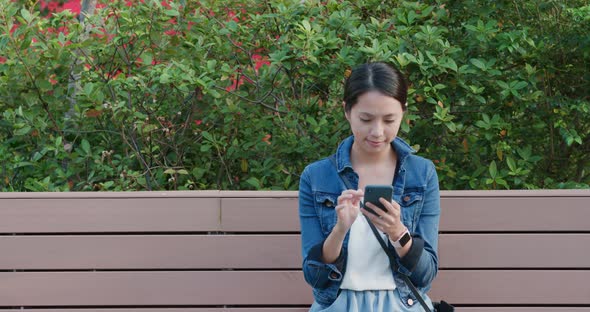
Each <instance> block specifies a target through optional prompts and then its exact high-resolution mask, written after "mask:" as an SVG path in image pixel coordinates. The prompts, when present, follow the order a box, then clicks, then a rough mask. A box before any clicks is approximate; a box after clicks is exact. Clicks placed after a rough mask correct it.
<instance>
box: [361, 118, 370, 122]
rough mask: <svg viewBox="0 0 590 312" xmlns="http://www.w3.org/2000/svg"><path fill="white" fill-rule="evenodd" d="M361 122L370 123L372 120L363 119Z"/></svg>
mask: <svg viewBox="0 0 590 312" xmlns="http://www.w3.org/2000/svg"><path fill="white" fill-rule="evenodd" d="M361 121H362V122H369V121H371V119H365V118H361Z"/></svg>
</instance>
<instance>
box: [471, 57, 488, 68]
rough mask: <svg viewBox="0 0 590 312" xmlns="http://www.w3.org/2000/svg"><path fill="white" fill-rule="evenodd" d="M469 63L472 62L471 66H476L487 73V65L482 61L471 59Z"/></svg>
mask: <svg viewBox="0 0 590 312" xmlns="http://www.w3.org/2000/svg"><path fill="white" fill-rule="evenodd" d="M469 62H471V64H473V65H475V67H477V68H479V69H481V70H483V71H485V70H486V64H485V63H484V62H482V61H480V60H479V59H474V58H473V59H470V60H469Z"/></svg>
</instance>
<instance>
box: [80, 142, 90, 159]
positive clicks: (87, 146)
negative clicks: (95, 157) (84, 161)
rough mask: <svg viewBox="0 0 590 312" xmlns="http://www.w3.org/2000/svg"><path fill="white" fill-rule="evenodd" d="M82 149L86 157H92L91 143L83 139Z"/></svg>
mask: <svg viewBox="0 0 590 312" xmlns="http://www.w3.org/2000/svg"><path fill="white" fill-rule="evenodd" d="M81 147H82V150H83V151H84V153H86V155H90V143H89V142H88V140H86V139H83V140H82V144H81Z"/></svg>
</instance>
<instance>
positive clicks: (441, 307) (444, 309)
mask: <svg viewBox="0 0 590 312" xmlns="http://www.w3.org/2000/svg"><path fill="white" fill-rule="evenodd" d="M330 161H331V162H332V164H333V165H334V167H335V168H336V171H338V166H336V158H335V156H334V155H332V156H330ZM338 175H339V176H340V179H342V182H344V185H346V188H348V189H352V188H353V187H352V185H351V183H350V181H348V179H347V178H346V177H345V176H344V175H342V174H340V173H338ZM365 218H366V217H365ZM366 219H367V222H368V223H369V226H370V227H371V230H372V231H373V234H375V237H376V238H377V241H379V245H381V248H383V251H385V254H387V258H389V265H390V266H391V270H393V272H396V271H397V269H398V267H397V263H396V262H395V258H396V256H397V255H394V253H395V250H391V249H389V248H387V245H385V242H384V241H383V238H382V237H381V235H379V231H378V230H377V228H375V225H374V224H373V222H371V220H369V218H366ZM401 276H402V278H403V279H404V282H405V283H406V284H407V285H408V287H410V290H411V291H412V293H413V294H414V296H415V297H416V299H418V301H419V302H420V305H422V308H424V311H426V312H431V311H430V308H429V307H428V305H427V304H426V302H425V301H424V299H423V298H422V295H420V292H418V290H417V289H416V286H414V284H413V283H412V281H411V280H410V278H409V277H408V276H407V275H405V274H401ZM432 304H433V305H434V312H453V311H455V307H453V306H452V305H450V304H448V303H447V302H446V301H444V300H441V301H440V302H433V303H432Z"/></svg>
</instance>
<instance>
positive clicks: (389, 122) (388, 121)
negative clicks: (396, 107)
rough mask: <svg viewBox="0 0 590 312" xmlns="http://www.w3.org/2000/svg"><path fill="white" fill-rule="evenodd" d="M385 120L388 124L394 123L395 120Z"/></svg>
mask: <svg viewBox="0 0 590 312" xmlns="http://www.w3.org/2000/svg"><path fill="white" fill-rule="evenodd" d="M385 122H386V123H388V124H391V123H394V122H395V120H386V121H385Z"/></svg>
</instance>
